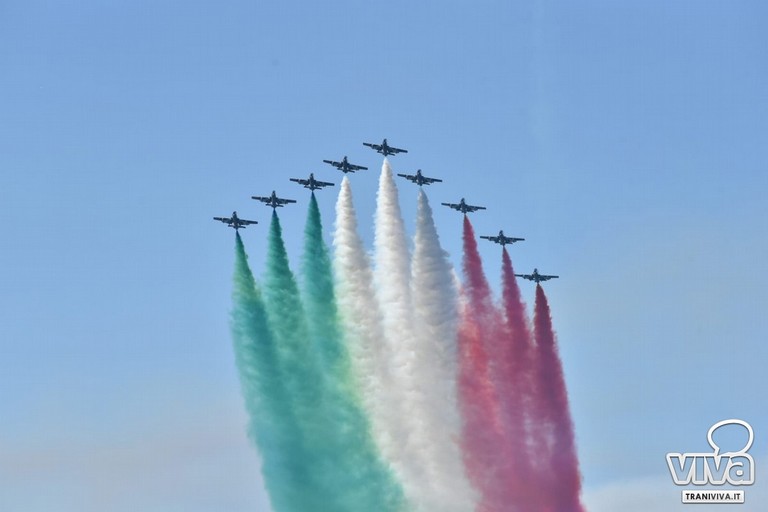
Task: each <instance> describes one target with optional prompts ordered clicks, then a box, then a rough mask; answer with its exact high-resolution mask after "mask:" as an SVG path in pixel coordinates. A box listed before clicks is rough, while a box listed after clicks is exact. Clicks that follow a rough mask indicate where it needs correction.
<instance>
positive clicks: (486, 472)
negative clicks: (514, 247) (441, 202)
mask: <svg viewBox="0 0 768 512" xmlns="http://www.w3.org/2000/svg"><path fill="white" fill-rule="evenodd" d="M463 263H464V275H465V280H466V282H465V288H464V296H465V299H466V304H465V307H464V311H463V315H462V322H461V325H460V326H459V407H460V409H461V412H462V417H463V418H464V425H463V428H462V441H461V444H462V454H463V458H464V464H465V467H466V470H467V475H468V477H469V479H470V481H471V482H472V484H473V485H474V486H475V487H476V488H477V489H478V490H479V491H480V493H481V498H480V503H479V505H478V508H477V512H507V511H509V510H511V507H510V504H511V503H512V501H511V499H512V496H510V495H509V488H508V486H507V485H505V476H506V474H507V472H508V471H507V467H506V466H507V464H508V462H509V460H510V459H511V458H512V457H515V456H516V455H515V454H510V453H508V452H507V450H506V449H505V443H504V442H503V441H504V437H503V427H502V424H501V418H500V410H499V397H498V395H497V393H496V390H495V389H494V387H493V384H492V381H491V374H490V367H489V359H488V352H487V344H488V343H489V342H492V341H493V340H494V339H496V338H497V336H498V335H499V327H500V318H499V314H498V311H497V310H496V308H495V307H494V306H493V301H492V298H491V291H490V287H489V286H488V281H487V280H486V279H485V275H484V274H483V266H482V261H481V260H480V255H479V253H478V252H477V241H476V240H475V234H474V230H473V229H472V224H470V222H469V219H467V217H464V262H463Z"/></svg>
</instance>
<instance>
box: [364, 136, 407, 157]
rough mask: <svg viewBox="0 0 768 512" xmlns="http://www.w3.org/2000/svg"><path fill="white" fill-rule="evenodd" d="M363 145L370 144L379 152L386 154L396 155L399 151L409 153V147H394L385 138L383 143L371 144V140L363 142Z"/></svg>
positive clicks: (369, 145) (370, 146)
mask: <svg viewBox="0 0 768 512" xmlns="http://www.w3.org/2000/svg"><path fill="white" fill-rule="evenodd" d="M363 146H368V147H369V148H372V149H374V150H375V151H376V152H377V153H381V154H382V155H384V156H387V155H396V154H398V153H407V152H408V150H407V149H400V148H394V147H392V146H390V145H389V144H387V139H384V140H383V141H382V143H381V144H371V143H370V142H363Z"/></svg>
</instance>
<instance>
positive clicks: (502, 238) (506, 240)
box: [480, 231, 525, 246]
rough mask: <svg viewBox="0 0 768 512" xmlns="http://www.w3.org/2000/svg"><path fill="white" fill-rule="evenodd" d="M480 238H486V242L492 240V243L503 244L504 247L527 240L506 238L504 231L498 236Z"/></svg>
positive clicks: (481, 236)
mask: <svg viewBox="0 0 768 512" xmlns="http://www.w3.org/2000/svg"><path fill="white" fill-rule="evenodd" d="M480 238H485V239H486V240H490V241H491V242H494V243H497V244H501V245H502V246H504V245H507V244H513V243H515V242H522V241H523V240H525V238H515V237H512V236H505V235H504V231H499V234H498V235H497V236H486V235H480Z"/></svg>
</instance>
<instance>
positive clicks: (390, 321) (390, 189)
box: [373, 158, 436, 511]
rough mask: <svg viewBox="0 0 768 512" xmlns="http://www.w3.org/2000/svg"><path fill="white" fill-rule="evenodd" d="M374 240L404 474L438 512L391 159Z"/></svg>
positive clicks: (421, 502) (420, 503)
mask: <svg viewBox="0 0 768 512" xmlns="http://www.w3.org/2000/svg"><path fill="white" fill-rule="evenodd" d="M375 233H376V236H375V241H374V250H375V251H374V258H375V263H376V266H375V270H374V276H373V277H374V283H375V290H376V296H377V298H378V301H379V306H380V308H381V317H382V328H383V332H384V340H385V342H386V347H385V349H386V352H385V357H386V358H387V359H385V360H382V363H385V364H387V366H388V368H389V370H390V374H391V378H392V381H391V385H390V387H389V388H388V389H389V393H390V395H392V396H393V397H396V399H397V402H398V404H397V405H398V415H399V416H400V423H401V428H402V430H403V431H404V432H405V433H406V435H407V437H405V438H404V439H402V441H403V444H402V446H401V449H402V450H403V451H405V452H407V453H408V456H407V457H402V459H401V460H402V464H403V465H405V466H406V467H405V468H404V474H405V475H407V478H408V480H409V483H410V484H411V487H412V488H413V489H416V490H417V491H418V492H417V494H415V495H414V501H415V503H414V505H416V507H417V509H419V510H424V511H429V510H436V507H435V503H434V501H433V494H434V492H433V491H432V489H431V485H430V484H431V482H433V480H434V472H432V471H430V468H429V467H428V464H427V456H428V455H427V444H429V440H428V436H429V435H430V434H431V433H430V432H427V431H426V430H425V428H424V427H425V425H424V418H423V411H424V395H423V392H422V390H421V389H419V387H418V386H417V385H416V382H415V375H414V358H413V355H414V351H415V350H416V347H415V345H416V339H415V335H414V332H413V325H414V324H413V303H412V301H411V282H410V280H411V264H410V251H409V249H408V237H407V236H406V233H405V225H404V224H403V218H402V215H401V213H400V205H399V204H398V197H397V186H396V185H395V180H394V178H393V177H392V170H391V168H390V166H389V162H388V161H387V159H386V158H385V159H384V163H383V165H382V167H381V175H380V177H379V190H378V194H377V201H376V217H375Z"/></svg>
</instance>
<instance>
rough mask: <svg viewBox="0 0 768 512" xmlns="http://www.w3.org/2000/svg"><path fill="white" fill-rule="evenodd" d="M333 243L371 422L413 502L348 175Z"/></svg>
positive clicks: (346, 328)
mask: <svg viewBox="0 0 768 512" xmlns="http://www.w3.org/2000/svg"><path fill="white" fill-rule="evenodd" d="M333 244H334V247H335V249H336V251H335V257H334V261H333V263H334V270H335V274H336V279H337V287H336V291H337V298H338V301H339V313H340V318H341V323H342V326H343V332H344V334H345V342H346V344H347V347H348V349H349V352H350V355H351V357H352V361H353V369H354V372H355V377H356V381H357V383H358V386H359V388H360V390H361V393H362V400H363V405H364V407H365V409H366V411H367V412H368V414H369V415H370V418H371V427H372V432H373V437H374V440H375V441H376V444H377V445H378V447H379V449H380V450H381V453H382V455H383V456H384V458H385V459H386V460H387V461H388V462H389V463H390V464H392V467H393V469H394V470H395V472H396V474H397V475H398V477H399V479H400V481H401V482H402V484H403V486H404V489H405V492H406V496H407V497H408V498H409V499H410V498H411V497H413V496H415V495H416V489H415V488H414V487H413V482H414V481H415V480H414V479H410V478H409V477H411V475H410V474H408V464H407V462H406V458H407V456H408V454H407V452H405V451H404V449H403V440H405V439H406V431H405V430H404V429H403V428H402V426H401V423H400V422H401V418H400V417H399V415H398V410H399V405H398V403H397V398H398V397H397V396H396V395H393V394H392V393H391V390H392V388H393V382H392V377H391V373H390V368H389V367H388V361H390V357H389V354H388V353H387V350H386V349H387V346H386V344H385V339H384V333H383V329H382V326H381V315H380V312H379V304H378V302H377V301H376V297H375V294H374V289H373V275H372V271H371V268H370V262H369V261H368V255H367V254H366V252H365V249H364V248H363V243H362V241H361V240H360V237H359V235H358V233H357V219H356V217H355V209H354V205H353V203H352V190H351V188H350V186H349V180H348V178H347V177H346V176H345V177H344V179H343V180H342V182H341V191H340V192H339V198H338V201H337V202H336V229H335V231H334V240H333Z"/></svg>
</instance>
